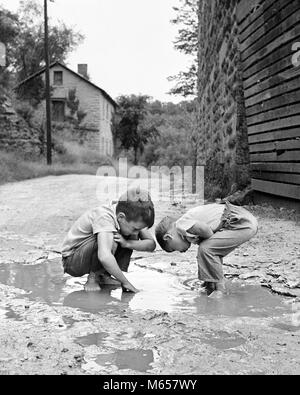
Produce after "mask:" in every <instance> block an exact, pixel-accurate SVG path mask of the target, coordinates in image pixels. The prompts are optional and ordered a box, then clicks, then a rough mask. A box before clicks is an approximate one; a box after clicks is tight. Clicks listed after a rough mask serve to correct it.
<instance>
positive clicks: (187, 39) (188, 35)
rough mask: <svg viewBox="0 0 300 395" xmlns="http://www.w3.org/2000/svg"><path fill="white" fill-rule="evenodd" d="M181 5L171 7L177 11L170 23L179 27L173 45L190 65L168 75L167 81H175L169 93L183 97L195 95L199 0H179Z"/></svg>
mask: <svg viewBox="0 0 300 395" xmlns="http://www.w3.org/2000/svg"><path fill="white" fill-rule="evenodd" d="M180 3H181V6H180V7H179V8H178V7H173V9H174V11H176V12H177V16H176V18H174V19H173V20H172V21H171V23H173V24H174V25H177V26H178V27H179V32H178V36H177V38H176V40H175V42H174V47H175V49H177V50H178V51H180V52H182V53H184V54H185V55H187V56H189V57H190V58H191V65H190V67H189V68H188V70H186V71H181V72H180V73H178V74H177V75H175V76H171V77H169V78H168V79H169V81H174V82H176V85H175V86H174V88H172V89H171V91H170V93H171V94H174V95H178V94H179V95H182V96H184V97H188V96H196V95H197V70H198V66H197V63H198V59H197V58H198V25H199V22H198V3H199V0H180Z"/></svg>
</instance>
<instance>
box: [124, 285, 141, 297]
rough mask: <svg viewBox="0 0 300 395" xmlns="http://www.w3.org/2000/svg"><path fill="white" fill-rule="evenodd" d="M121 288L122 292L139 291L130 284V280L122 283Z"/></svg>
mask: <svg viewBox="0 0 300 395" xmlns="http://www.w3.org/2000/svg"><path fill="white" fill-rule="evenodd" d="M122 289H123V292H133V293H135V294H136V293H138V292H140V291H139V290H138V289H137V288H135V287H134V286H133V285H132V284H130V282H127V283H123V284H122Z"/></svg>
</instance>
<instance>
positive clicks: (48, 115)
mask: <svg viewBox="0 0 300 395" xmlns="http://www.w3.org/2000/svg"><path fill="white" fill-rule="evenodd" d="M44 14H45V15H44V20H45V62H46V130H47V164H48V165H51V164H52V152H51V145H52V142H51V101H50V71H49V67H50V63H49V42H48V10H47V0H44Z"/></svg>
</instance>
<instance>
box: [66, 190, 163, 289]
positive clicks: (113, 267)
mask: <svg viewBox="0 0 300 395" xmlns="http://www.w3.org/2000/svg"><path fill="white" fill-rule="evenodd" d="M153 224H154V206H153V203H152V201H151V197H150V195H149V194H148V192H146V191H143V190H140V189H139V188H137V189H130V190H128V191H127V192H126V193H125V194H124V195H122V196H121V197H120V199H119V201H118V203H117V204H113V203H112V204H111V205H103V206H100V207H97V208H95V209H91V210H89V211H87V212H86V213H84V214H83V215H82V216H81V217H80V218H79V219H78V220H77V221H76V222H75V223H74V225H73V226H72V227H71V229H70V231H69V232H68V234H67V236H66V238H65V240H64V242H63V246H62V257H63V267H64V271H65V273H68V274H70V275H71V276H74V277H81V276H84V275H86V274H88V275H89V276H88V280H87V283H86V284H85V290H86V291H98V290H100V284H121V285H122V288H123V290H124V291H129V292H134V293H136V292H138V290H137V289H136V288H135V287H134V286H133V285H132V284H131V283H130V282H129V281H128V280H127V278H126V277H125V275H124V274H123V272H127V271H128V266H129V263H130V258H131V255H132V252H133V250H136V251H149V252H152V251H154V250H155V247H156V244H155V241H154V239H153V237H152V235H151V233H150V232H149V230H148V229H149V228H151V227H152V226H153Z"/></svg>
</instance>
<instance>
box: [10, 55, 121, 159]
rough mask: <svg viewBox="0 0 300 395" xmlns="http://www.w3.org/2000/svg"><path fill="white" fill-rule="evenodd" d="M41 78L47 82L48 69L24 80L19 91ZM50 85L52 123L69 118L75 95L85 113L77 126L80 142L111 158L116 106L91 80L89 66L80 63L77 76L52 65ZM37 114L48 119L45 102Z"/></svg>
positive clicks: (61, 66) (65, 68)
mask: <svg viewBox="0 0 300 395" xmlns="http://www.w3.org/2000/svg"><path fill="white" fill-rule="evenodd" d="M39 76H40V77H42V79H43V81H45V68H43V69H41V70H40V71H39V72H37V73H35V74H33V75H31V76H30V77H28V78H27V79H26V80H24V81H22V82H21V83H20V84H19V85H18V86H17V89H19V88H20V87H22V86H23V88H24V86H26V83H28V82H29V81H31V80H32V79H34V78H37V77H39ZM50 86H51V108H52V122H53V123H62V122H64V121H65V120H66V118H67V117H68V116H70V114H71V110H70V108H69V106H68V100H69V95H70V92H73V93H75V95H76V101H77V100H78V101H79V106H78V110H79V111H80V112H81V113H84V114H85V116H84V118H83V120H82V121H81V122H80V125H79V127H78V140H79V141H81V142H82V143H83V144H84V145H85V146H87V147H89V148H91V149H93V150H98V151H99V153H100V154H103V155H109V156H112V155H113V153H114V147H113V136H112V130H111V120H112V116H113V114H114V112H115V110H116V108H117V104H116V102H115V101H114V100H113V99H112V98H111V97H110V96H109V94H108V93H107V92H105V91H104V90H103V89H101V88H100V87H98V86H97V85H95V84H93V83H92V82H91V81H89V79H88V70H87V65H86V64H79V65H78V71H77V73H76V72H74V71H73V70H71V69H69V68H68V67H67V66H65V65H64V64H62V63H60V62H54V63H52V64H51V65H50ZM37 111H39V112H40V115H41V116H43V117H44V116H45V102H43V103H42V104H41V106H40V107H39V109H38V110H37Z"/></svg>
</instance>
